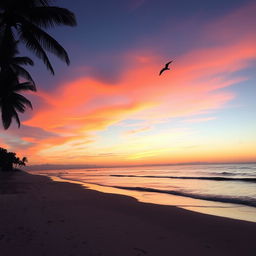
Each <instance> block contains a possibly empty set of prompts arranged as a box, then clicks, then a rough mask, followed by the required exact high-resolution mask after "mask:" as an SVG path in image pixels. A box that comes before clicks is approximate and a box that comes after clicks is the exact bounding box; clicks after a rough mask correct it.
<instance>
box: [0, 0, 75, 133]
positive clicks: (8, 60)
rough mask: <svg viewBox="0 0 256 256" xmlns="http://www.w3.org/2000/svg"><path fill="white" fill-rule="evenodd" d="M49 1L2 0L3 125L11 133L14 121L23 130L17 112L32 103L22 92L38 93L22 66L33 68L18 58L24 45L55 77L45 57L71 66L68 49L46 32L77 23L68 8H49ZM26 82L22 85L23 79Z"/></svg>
mask: <svg viewBox="0 0 256 256" xmlns="http://www.w3.org/2000/svg"><path fill="white" fill-rule="evenodd" d="M50 3H51V1H50V0H22V1H21V0H1V2H0V108H1V111H2V122H3V126H4V128H5V129H8V128H9V126H10V124H11V122H12V119H13V118H14V119H15V120H16V121H17V123H18V126H19V127H20V119H19V116H18V112H20V113H23V112H24V111H25V110H26V107H30V108H32V104H31V102H30V101H29V100H28V99H26V98H25V97H24V96H22V95H20V94H19V93H18V92H20V91H27V90H30V91H36V86H35V83H34V81H33V79H32V77H31V75H30V74H29V72H27V70H26V69H24V68H23V65H33V64H34V63H33V61H32V60H31V59H30V58H28V57H19V56H17V54H18V53H19V52H18V46H17V44H18V43H19V42H20V41H21V42H23V43H24V44H25V45H26V47H27V48H28V49H30V50H32V51H33V52H34V53H35V54H36V55H37V56H38V57H39V58H40V59H42V60H43V62H44V63H45V65H46V67H47V69H49V70H50V72H51V73H52V74H54V70H53V67H52V65H51V63H50V60H49V58H48V56H47V54H46V51H49V52H51V53H53V54H55V55H56V56H57V57H59V58H60V59H62V60H63V61H65V62H66V63H67V64H69V63H70V61H69V57H68V54H67V52H66V51H65V49H64V48H63V47H62V46H61V45H60V44H59V43H58V42H57V41H56V40H55V39H54V38H53V37H51V36H50V35H49V34H47V33H46V32H45V31H44V29H47V28H51V27H55V26H59V25H67V26H75V25H76V19H75V16H74V14H73V13H72V12H70V11H69V10H67V9H65V8H60V7H56V6H50ZM21 78H22V79H23V81H22V82H21V80H20V79H21Z"/></svg>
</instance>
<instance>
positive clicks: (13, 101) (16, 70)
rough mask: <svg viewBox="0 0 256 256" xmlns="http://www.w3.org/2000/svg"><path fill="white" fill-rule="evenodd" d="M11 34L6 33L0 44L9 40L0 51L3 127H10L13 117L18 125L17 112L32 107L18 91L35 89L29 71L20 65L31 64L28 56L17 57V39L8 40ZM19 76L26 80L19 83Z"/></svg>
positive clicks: (0, 98) (0, 106)
mask: <svg viewBox="0 0 256 256" xmlns="http://www.w3.org/2000/svg"><path fill="white" fill-rule="evenodd" d="M10 37H11V34H8V33H6V34H5V36H4V38H3V40H2V45H4V44H5V43H8V42H9V47H8V48H7V49H6V51H1V52H0V108H1V112H2V122H3V126H4V128H5V129H8V128H9V127H10V124H11V122H12V119H13V118H14V119H15V120H16V122H17V123H18V126H19V127H20V119H19V116H18V112H20V113H24V111H25V109H26V107H30V108H32V104H31V102H30V101H29V100H28V99H26V98H25V97H24V96H22V95H20V94H19V93H18V92H20V91H28V90H30V91H36V86H35V83H34V81H33V79H32V77H31V76H30V74H29V72H27V70H25V69H24V68H23V67H22V66H21V65H24V64H25V65H33V61H32V60H31V59H30V58H28V57H17V56H16V54H17V53H18V49H17V43H18V42H17V41H12V40H8V39H10ZM20 77H22V78H25V79H26V80H28V81H27V82H23V83H20V80H19V79H20Z"/></svg>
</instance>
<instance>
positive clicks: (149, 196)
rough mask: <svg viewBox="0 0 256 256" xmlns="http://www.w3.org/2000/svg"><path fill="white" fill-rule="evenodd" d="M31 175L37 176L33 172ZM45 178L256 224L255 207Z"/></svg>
mask: <svg viewBox="0 0 256 256" xmlns="http://www.w3.org/2000/svg"><path fill="white" fill-rule="evenodd" d="M29 173H31V174H36V173H35V172H33V171H32V172H29ZM40 175H41V174H40ZM43 176H46V177H49V178H50V179H52V180H53V181H57V182H68V183H71V184H79V185H81V186H82V187H84V188H86V189H92V190H96V191H99V192H103V193H110V194H116V195H125V196H129V197H133V198H135V199H137V200H138V201H139V202H142V203H151V204H156V205H165V206H175V207H178V208H182V209H186V210H189V211H194V212H199V213H202V214H209V215H213V216H219V217H225V218H231V219H236V220H244V221H249V222H254V223H256V208H255V207H253V206H248V205H240V204H234V203H231V202H216V201H210V200H203V199H195V198H191V197H184V196H180V195H171V194H165V193H160V194H159V193H154V192H152V191H150V192H147V191H138V190H136V189H132V190H129V189H128V190H125V189H122V188H117V187H113V186H104V185H101V184H95V183H87V182H82V181H80V180H75V179H68V178H62V177H59V176H52V175H46V174H43Z"/></svg>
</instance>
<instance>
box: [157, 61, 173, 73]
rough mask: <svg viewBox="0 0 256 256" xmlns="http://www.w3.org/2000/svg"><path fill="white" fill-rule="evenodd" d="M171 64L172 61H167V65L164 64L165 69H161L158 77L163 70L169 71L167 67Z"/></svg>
mask: <svg viewBox="0 0 256 256" xmlns="http://www.w3.org/2000/svg"><path fill="white" fill-rule="evenodd" d="M172 62H173V60H171V61H169V62H168V63H166V64H165V67H164V68H162V69H161V71H160V73H159V76H161V74H162V73H163V72H164V71H165V70H170V69H169V65H170V64H171V63H172Z"/></svg>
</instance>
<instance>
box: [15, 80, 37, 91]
mask: <svg viewBox="0 0 256 256" xmlns="http://www.w3.org/2000/svg"><path fill="white" fill-rule="evenodd" d="M12 91H14V92H20V91H33V92H35V91H36V87H35V85H34V84H33V83H31V82H24V83H19V84H16V85H15V86H13V88H12Z"/></svg>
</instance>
